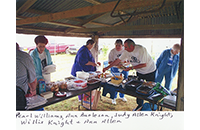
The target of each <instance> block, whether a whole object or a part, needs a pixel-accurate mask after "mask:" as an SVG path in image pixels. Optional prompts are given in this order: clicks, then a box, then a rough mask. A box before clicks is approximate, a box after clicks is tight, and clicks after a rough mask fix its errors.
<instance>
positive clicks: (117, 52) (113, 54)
mask: <svg viewBox="0 0 200 130" xmlns="http://www.w3.org/2000/svg"><path fill="white" fill-rule="evenodd" d="M123 51H124V48H123V42H122V40H121V39H117V40H116V42H115V48H113V49H112V50H111V51H110V53H109V57H108V63H109V64H111V63H112V62H113V61H115V60H116V59H117V58H119V57H120V56H121V54H122V53H123ZM111 72H113V73H120V72H119V69H118V68H117V67H116V66H114V67H112V68H111ZM121 73H122V74H123V75H124V79H126V78H127V77H128V71H122V72H121ZM119 96H120V99H121V100H122V101H124V102H126V101H127V99H126V98H125V97H124V94H123V93H119ZM116 98H117V92H115V97H114V99H113V100H112V104H117V103H116Z"/></svg>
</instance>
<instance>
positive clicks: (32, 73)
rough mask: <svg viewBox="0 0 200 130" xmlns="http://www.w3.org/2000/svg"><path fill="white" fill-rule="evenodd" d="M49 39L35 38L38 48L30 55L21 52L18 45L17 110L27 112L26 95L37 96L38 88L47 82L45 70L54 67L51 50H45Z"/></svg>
mask: <svg viewBox="0 0 200 130" xmlns="http://www.w3.org/2000/svg"><path fill="white" fill-rule="evenodd" d="M47 43H48V39H47V38H46V37H45V36H37V37H36V38H35V44H36V48H35V49H34V50H33V51H32V52H31V53H30V55H29V54H28V53H26V52H23V51H20V49H19V45H18V44H17V43H16V110H25V108H26V105H27V102H26V98H25V95H28V96H34V95H36V86H37V84H38V83H39V82H40V81H45V79H44V77H43V69H44V67H46V66H48V65H52V64H53V62H52V59H51V55H50V53H49V50H47V49H46V48H45V46H46V44H47Z"/></svg>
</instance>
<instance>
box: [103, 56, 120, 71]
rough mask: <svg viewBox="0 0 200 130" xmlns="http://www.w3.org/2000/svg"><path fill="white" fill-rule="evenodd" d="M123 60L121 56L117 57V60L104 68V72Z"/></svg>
mask: <svg viewBox="0 0 200 130" xmlns="http://www.w3.org/2000/svg"><path fill="white" fill-rule="evenodd" d="M120 62H121V60H120V59H119V58H117V59H116V60H115V61H113V62H112V63H111V64H109V65H108V66H107V67H105V68H103V72H105V71H106V70H108V69H109V68H111V67H113V66H116V65H118V64H119V63H120Z"/></svg>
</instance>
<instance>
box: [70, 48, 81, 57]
mask: <svg viewBox="0 0 200 130" xmlns="http://www.w3.org/2000/svg"><path fill="white" fill-rule="evenodd" d="M79 48H80V47H78V46H69V48H68V53H70V54H71V55H75V54H76V53H77V52H78V50H79Z"/></svg>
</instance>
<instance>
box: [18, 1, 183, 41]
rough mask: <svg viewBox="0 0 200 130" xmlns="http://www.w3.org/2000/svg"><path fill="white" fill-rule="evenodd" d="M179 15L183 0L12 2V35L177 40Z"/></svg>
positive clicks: (179, 30)
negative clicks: (13, 18) (14, 11)
mask: <svg viewBox="0 0 200 130" xmlns="http://www.w3.org/2000/svg"><path fill="white" fill-rule="evenodd" d="M183 13H184V12H183V0H16V32H17V33H22V34H37V35H40V34H42V35H53V36H76V37H91V36H93V35H98V36H99V37H100V38H103V37H107V38H113V37H138V38H142V37H151V38H152V37H153V38H161V37H171V38H173V37H177V38H178V37H181V34H182V31H183Z"/></svg>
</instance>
